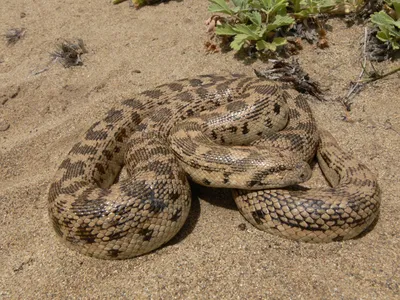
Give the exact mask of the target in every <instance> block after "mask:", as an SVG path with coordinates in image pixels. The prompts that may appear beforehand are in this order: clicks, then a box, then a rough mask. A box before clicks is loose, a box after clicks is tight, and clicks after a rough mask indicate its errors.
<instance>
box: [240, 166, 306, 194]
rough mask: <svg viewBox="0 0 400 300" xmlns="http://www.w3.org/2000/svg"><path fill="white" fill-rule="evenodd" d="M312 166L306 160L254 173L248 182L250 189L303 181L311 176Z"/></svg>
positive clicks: (269, 187) (274, 186) (288, 184)
mask: <svg viewBox="0 0 400 300" xmlns="http://www.w3.org/2000/svg"><path fill="white" fill-rule="evenodd" d="M311 174H312V171H311V167H310V165H309V164H308V163H307V162H305V161H299V162H297V163H295V164H293V165H289V166H288V165H279V166H277V167H270V168H268V169H266V170H263V171H261V172H258V173H256V174H254V176H253V178H252V180H250V181H249V182H248V186H249V187H250V189H272V188H282V187H286V186H291V185H296V184H299V183H303V182H305V181H307V180H309V179H310V178H311Z"/></svg>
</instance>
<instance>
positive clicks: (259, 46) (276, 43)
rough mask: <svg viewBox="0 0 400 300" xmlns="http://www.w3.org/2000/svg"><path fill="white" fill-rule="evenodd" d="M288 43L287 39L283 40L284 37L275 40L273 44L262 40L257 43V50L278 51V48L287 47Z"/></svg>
mask: <svg viewBox="0 0 400 300" xmlns="http://www.w3.org/2000/svg"><path fill="white" fill-rule="evenodd" d="M286 42H287V41H286V39H285V38H282V37H279V38H274V40H273V41H272V42H271V43H268V42H266V41H264V40H260V41H257V43H256V49H257V50H259V51H261V50H264V49H268V50H271V51H276V48H277V47H279V46H283V45H285V44H286Z"/></svg>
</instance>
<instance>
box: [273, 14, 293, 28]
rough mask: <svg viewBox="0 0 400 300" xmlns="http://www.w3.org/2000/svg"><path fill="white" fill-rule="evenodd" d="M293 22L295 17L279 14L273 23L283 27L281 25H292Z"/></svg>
mask: <svg viewBox="0 0 400 300" xmlns="http://www.w3.org/2000/svg"><path fill="white" fill-rule="evenodd" d="M293 23H294V19H293V18H292V17H289V16H288V15H286V16H280V15H277V16H276V17H275V21H274V22H273V23H272V24H276V25H278V26H279V27H281V26H286V25H292V24H293Z"/></svg>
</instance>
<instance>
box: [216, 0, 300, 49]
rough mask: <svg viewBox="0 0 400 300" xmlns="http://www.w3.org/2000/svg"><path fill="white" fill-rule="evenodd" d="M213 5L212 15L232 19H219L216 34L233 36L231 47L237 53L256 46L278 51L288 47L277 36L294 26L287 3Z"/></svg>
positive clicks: (259, 0) (221, 1) (252, 0)
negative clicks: (225, 15) (280, 48)
mask: <svg viewBox="0 0 400 300" xmlns="http://www.w3.org/2000/svg"><path fill="white" fill-rule="evenodd" d="M210 2H211V5H210V7H209V11H211V12H213V13H223V14H227V15H228V16H229V17H228V18H221V19H219V24H217V26H216V29H215V33H216V34H217V35H224V36H232V37H233V41H232V42H231V44H230V46H231V47H232V49H234V50H240V49H242V48H243V47H244V46H246V45H255V47H256V49H257V50H264V49H268V50H272V51H275V50H276V48H277V47H278V46H281V45H284V44H285V43H286V39H285V38H283V37H279V36H277V32H278V30H283V29H284V27H285V26H288V25H292V24H294V22H295V20H294V19H293V18H292V17H290V16H288V15H287V11H286V7H287V6H288V4H289V2H288V0H231V3H230V4H231V5H228V3H226V2H225V0H210Z"/></svg>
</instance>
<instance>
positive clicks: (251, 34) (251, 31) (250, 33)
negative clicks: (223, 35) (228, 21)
mask: <svg viewBox="0 0 400 300" xmlns="http://www.w3.org/2000/svg"><path fill="white" fill-rule="evenodd" d="M233 30H235V31H236V32H237V33H238V34H245V35H247V37H248V39H249V40H258V39H259V38H260V37H259V36H258V34H257V33H256V30H257V28H256V27H255V26H252V25H244V24H237V25H235V26H234V27H233Z"/></svg>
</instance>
